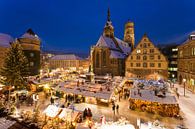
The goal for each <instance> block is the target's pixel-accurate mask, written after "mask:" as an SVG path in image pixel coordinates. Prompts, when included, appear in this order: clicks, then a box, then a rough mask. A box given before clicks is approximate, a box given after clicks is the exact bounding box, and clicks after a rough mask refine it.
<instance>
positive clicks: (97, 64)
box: [96, 53, 100, 68]
mask: <svg viewBox="0 0 195 129" xmlns="http://www.w3.org/2000/svg"><path fill="white" fill-rule="evenodd" d="M99 60H100V55H99V53H97V54H96V67H97V68H99V67H100V61H99Z"/></svg>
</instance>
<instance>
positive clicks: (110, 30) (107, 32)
mask: <svg viewBox="0 0 195 129" xmlns="http://www.w3.org/2000/svg"><path fill="white" fill-rule="evenodd" d="M103 36H106V37H110V38H114V27H113V26H112V22H111V20H110V9H109V8H108V14H107V21H106V25H105V26H104V32H103Z"/></svg>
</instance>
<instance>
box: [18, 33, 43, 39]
mask: <svg viewBox="0 0 195 129" xmlns="http://www.w3.org/2000/svg"><path fill="white" fill-rule="evenodd" d="M20 38H28V39H39V37H38V36H37V35H31V34H29V33H25V34H23V35H22V36H21V37H20Z"/></svg>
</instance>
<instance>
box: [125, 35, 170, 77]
mask: <svg viewBox="0 0 195 129" xmlns="http://www.w3.org/2000/svg"><path fill="white" fill-rule="evenodd" d="M167 69H168V61H167V59H166V57H165V56H164V55H163V54H162V53H161V52H160V51H159V50H158V48H156V47H155V46H154V44H153V43H152V42H151V41H150V39H149V38H148V37H147V35H144V36H143V37H142V39H141V41H140V42H139V43H138V45H137V46H136V48H135V49H134V50H133V51H132V52H131V54H130V55H129V56H128V58H127V60H126V73H125V75H126V76H127V77H136V78H142V79H154V80H158V79H167V77H168V71H167Z"/></svg>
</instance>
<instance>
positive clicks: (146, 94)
mask: <svg viewBox="0 0 195 129" xmlns="http://www.w3.org/2000/svg"><path fill="white" fill-rule="evenodd" d="M137 91H138V90H137V89H131V94H130V98H131V99H139V100H144V101H150V102H158V103H161V104H178V102H177V100H176V98H175V96H171V95H167V96H165V97H158V96H155V94H154V91H152V90H140V93H141V96H140V95H139V94H138V93H137ZM134 93H136V94H134Z"/></svg>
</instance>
